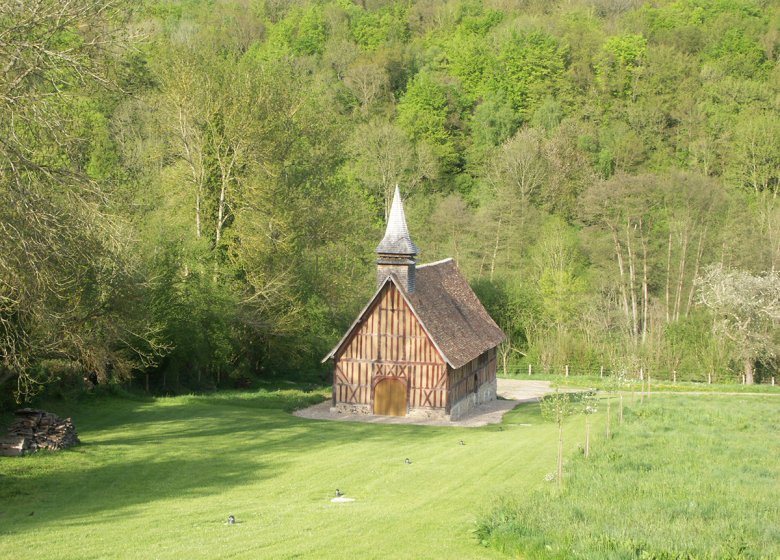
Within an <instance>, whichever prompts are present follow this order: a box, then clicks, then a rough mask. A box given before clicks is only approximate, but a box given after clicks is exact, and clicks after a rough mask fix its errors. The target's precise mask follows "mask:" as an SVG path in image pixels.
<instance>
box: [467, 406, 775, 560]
mask: <svg viewBox="0 0 780 560" xmlns="http://www.w3.org/2000/svg"><path fill="white" fill-rule="evenodd" d="M779 427H780V398H778V397H776V396H733V395H731V396H722V395H703V396H688V395H677V394H667V395H657V396H653V397H652V398H651V399H650V400H649V401H645V403H644V404H641V405H640V404H639V403H636V404H632V405H631V406H630V408H628V409H627V410H626V415H625V423H624V425H623V426H622V427H620V428H619V429H618V430H617V431H616V433H615V436H614V438H612V439H611V440H610V441H609V442H608V443H607V442H602V444H601V445H598V446H596V447H595V449H594V453H593V454H592V456H591V457H590V458H589V459H588V460H585V459H584V458H582V457H581V456H580V457H579V458H577V459H576V460H574V461H573V464H571V465H570V470H569V475H568V477H567V479H566V487H565V489H564V491H563V493H562V494H559V493H558V492H556V491H555V490H554V489H552V488H545V489H542V490H539V491H536V492H533V493H532V494H531V495H528V494H525V493H523V494H520V495H517V496H516V497H515V498H506V499H505V501H503V502H502V503H501V504H499V505H498V506H497V507H495V508H494V510H493V511H492V512H491V514H490V515H487V516H485V517H483V518H482V519H481V520H480V529H479V531H478V532H479V534H480V536H481V538H482V539H484V540H485V541H486V542H487V543H489V544H491V545H492V546H494V547H495V548H497V549H500V550H503V551H505V552H508V553H511V554H513V555H514V554H518V555H521V557H522V558H527V559H537V558H539V559H542V558H543V559H567V560H568V559H593V558H615V559H618V558H620V559H623V558H625V559H634V558H636V559H663V560H672V559H680V560H683V559H684V560H688V559H713V560H714V559H752V558H756V559H758V558H766V559H778V558H780V429H779Z"/></svg>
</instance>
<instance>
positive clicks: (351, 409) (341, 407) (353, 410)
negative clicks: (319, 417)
mask: <svg viewBox="0 0 780 560" xmlns="http://www.w3.org/2000/svg"><path fill="white" fill-rule="evenodd" d="M330 411H331V412H336V413H338V414H362V415H366V416H367V415H369V414H371V406H370V405H367V404H349V403H337V404H336V406H332V407H330Z"/></svg>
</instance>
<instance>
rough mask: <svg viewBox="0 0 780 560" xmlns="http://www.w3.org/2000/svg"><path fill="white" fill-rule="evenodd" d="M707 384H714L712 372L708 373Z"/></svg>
mask: <svg viewBox="0 0 780 560" xmlns="http://www.w3.org/2000/svg"><path fill="white" fill-rule="evenodd" d="M707 385H712V374H711V373H708V374H707Z"/></svg>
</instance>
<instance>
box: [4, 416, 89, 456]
mask: <svg viewBox="0 0 780 560" xmlns="http://www.w3.org/2000/svg"><path fill="white" fill-rule="evenodd" d="M15 414H16V420H15V421H14V422H13V423H12V424H11V426H10V427H9V428H8V437H6V438H4V439H0V455H5V456H18V455H24V454H25V453H35V452H36V451H38V450H39V449H51V450H57V449H64V448H66V447H72V446H74V445H76V444H78V443H80V441H79V436H78V434H77V433H76V428H75V427H74V426H73V422H72V421H71V419H70V418H65V419H63V418H60V417H59V416H57V415H56V414H52V413H51V412H46V411H43V410H35V409H32V408H22V409H20V410H17V411H16V412H15Z"/></svg>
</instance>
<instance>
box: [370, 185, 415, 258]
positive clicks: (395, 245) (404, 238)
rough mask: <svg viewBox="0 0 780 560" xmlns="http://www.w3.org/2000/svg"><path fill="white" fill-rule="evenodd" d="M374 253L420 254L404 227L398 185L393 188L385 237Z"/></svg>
mask: <svg viewBox="0 0 780 560" xmlns="http://www.w3.org/2000/svg"><path fill="white" fill-rule="evenodd" d="M376 252H377V253H382V254H391V255H392V254H395V255H416V254H417V253H419V252H420V250H419V249H418V248H417V245H415V244H414V241H412V237H411V236H410V235H409V228H408V227H406V215H405V214H404V206H403V204H402V203H401V193H400V191H399V190H398V185H396V186H395V194H394V195H393V205H392V206H391V207H390V217H389V218H388V219H387V229H386V230H385V236H384V238H382V241H380V242H379V245H378V246H377V248H376Z"/></svg>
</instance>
